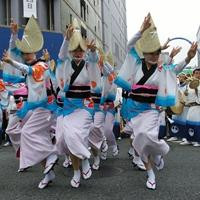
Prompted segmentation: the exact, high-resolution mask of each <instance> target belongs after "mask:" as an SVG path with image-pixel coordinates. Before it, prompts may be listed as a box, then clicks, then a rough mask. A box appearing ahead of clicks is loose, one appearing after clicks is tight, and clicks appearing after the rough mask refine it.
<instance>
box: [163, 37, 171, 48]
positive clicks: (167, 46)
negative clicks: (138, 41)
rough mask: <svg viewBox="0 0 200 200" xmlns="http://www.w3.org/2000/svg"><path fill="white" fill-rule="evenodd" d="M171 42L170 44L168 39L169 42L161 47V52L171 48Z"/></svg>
mask: <svg viewBox="0 0 200 200" xmlns="http://www.w3.org/2000/svg"><path fill="white" fill-rule="evenodd" d="M169 42H170V39H169V38H168V39H167V41H166V42H165V43H164V45H163V46H161V50H165V49H167V48H169V47H170V45H169Z"/></svg>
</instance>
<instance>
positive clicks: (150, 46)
mask: <svg viewBox="0 0 200 200" xmlns="http://www.w3.org/2000/svg"><path fill="white" fill-rule="evenodd" d="M150 17H151V16H150ZM150 22H151V26H150V27H149V28H148V29H147V30H146V31H144V33H143V34H142V37H141V38H140V39H139V40H138V42H137V43H136V46H135V48H136V51H137V53H138V55H139V56H140V57H142V54H143V53H153V52H155V51H157V50H159V49H160V48H161V45H160V40H159V38H158V34H157V29H156V26H155V24H154V22H153V20H152V17H151V19H150Z"/></svg>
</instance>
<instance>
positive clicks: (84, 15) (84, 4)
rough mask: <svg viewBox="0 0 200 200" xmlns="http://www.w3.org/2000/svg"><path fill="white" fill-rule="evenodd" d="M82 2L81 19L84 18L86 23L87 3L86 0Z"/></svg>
mask: <svg viewBox="0 0 200 200" xmlns="http://www.w3.org/2000/svg"><path fill="white" fill-rule="evenodd" d="M80 1H81V3H80V5H81V18H83V19H84V21H86V3H85V1H84V0H80Z"/></svg>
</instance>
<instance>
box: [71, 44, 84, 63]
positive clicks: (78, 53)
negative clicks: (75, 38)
mask: <svg viewBox="0 0 200 200" xmlns="http://www.w3.org/2000/svg"><path fill="white" fill-rule="evenodd" d="M70 53H71V55H72V58H73V59H74V60H75V61H80V60H82V59H83V57H84V55H85V51H83V50H82V49H81V47H78V48H77V49H76V50H74V51H71V52H70Z"/></svg>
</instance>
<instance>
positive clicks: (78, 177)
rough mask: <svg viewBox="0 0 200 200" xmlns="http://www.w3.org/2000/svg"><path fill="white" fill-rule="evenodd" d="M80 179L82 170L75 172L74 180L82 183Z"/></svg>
mask: <svg viewBox="0 0 200 200" xmlns="http://www.w3.org/2000/svg"><path fill="white" fill-rule="evenodd" d="M80 178H81V172H80V170H74V176H73V179H74V180H75V181H76V182H80Z"/></svg>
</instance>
